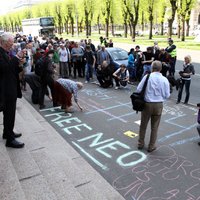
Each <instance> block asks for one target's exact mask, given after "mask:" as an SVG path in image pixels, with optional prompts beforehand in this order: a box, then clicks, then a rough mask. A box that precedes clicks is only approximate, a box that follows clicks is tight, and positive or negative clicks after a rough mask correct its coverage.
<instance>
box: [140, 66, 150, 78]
mask: <svg viewBox="0 0 200 200" xmlns="http://www.w3.org/2000/svg"><path fill="white" fill-rule="evenodd" d="M150 72H151V65H146V64H144V66H143V74H142V76H144V75H146V74H147V73H150Z"/></svg>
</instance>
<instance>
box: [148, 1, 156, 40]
mask: <svg viewBox="0 0 200 200" xmlns="http://www.w3.org/2000/svg"><path fill="white" fill-rule="evenodd" d="M154 3H155V0H148V11H149V23H150V27H149V39H150V40H151V39H152V36H153V33H152V31H153V11H154V6H155V5H154Z"/></svg>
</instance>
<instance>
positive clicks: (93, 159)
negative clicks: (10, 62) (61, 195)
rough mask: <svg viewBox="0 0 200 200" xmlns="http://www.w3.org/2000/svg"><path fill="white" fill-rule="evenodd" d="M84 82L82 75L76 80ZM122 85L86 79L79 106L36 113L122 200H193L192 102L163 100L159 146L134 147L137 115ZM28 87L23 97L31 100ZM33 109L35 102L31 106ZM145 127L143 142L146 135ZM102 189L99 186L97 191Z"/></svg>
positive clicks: (197, 180)
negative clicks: (153, 148) (148, 148)
mask: <svg viewBox="0 0 200 200" xmlns="http://www.w3.org/2000/svg"><path fill="white" fill-rule="evenodd" d="M81 81H83V80H81ZM134 89H135V86H132V85H129V86H128V88H126V89H120V90H114V89H113V88H109V89H102V88H99V87H98V86H97V85H96V84H92V83H90V84H87V85H85V87H84V88H83V89H82V90H81V91H80V92H79V98H80V103H81V105H82V106H83V107H84V111H83V112H80V111H78V108H77V107H74V109H75V112H74V113H72V114H71V113H68V114H66V113H64V112H63V111H62V110H61V109H60V108H52V107H51V106H52V102H48V101H49V100H48V99H46V103H47V105H48V107H49V108H48V107H47V109H44V110H41V111H39V112H40V114H41V115H42V116H43V117H44V118H45V119H46V120H47V121H48V122H49V123H50V124H51V125H52V126H53V127H54V128H55V129H56V130H57V131H58V132H59V133H60V135H61V136H62V137H63V138H64V139H65V140H66V141H67V142H68V143H70V144H71V145H72V147H74V148H75V149H76V150H77V151H78V152H79V153H80V154H81V155H82V156H83V157H84V158H85V159H86V160H87V161H88V163H89V164H91V166H93V167H94V168H95V169H96V170H97V171H98V172H99V173H100V174H101V175H102V176H103V177H104V178H105V179H106V180H107V181H108V182H109V183H110V184H111V185H112V186H113V187H114V188H115V189H116V190H117V191H118V192H119V193H121V194H122V196H123V197H124V198H125V199H127V200H150V199H151V200H153V199H154V200H157V199H159V200H162V199H171V200H177V199H181V200H184V199H185V200H186V199H187V200H188V199H190V200H197V199H199V198H200V191H199V187H200V173H199V172H200V169H199V161H198V157H199V148H200V147H199V146H198V144H197V143H198V141H199V136H198V135H197V131H196V117H197V116H196V113H197V110H196V108H195V107H192V106H186V105H184V104H178V105H176V104H175V101H174V100H173V99H170V100H168V101H167V102H166V103H165V104H164V111H163V116H162V120H161V125H160V128H159V134H158V142H157V147H158V149H157V150H156V151H155V152H153V153H151V154H150V153H147V151H146V148H145V149H144V150H142V151H139V150H137V140H138V130H139V124H140V114H136V113H135V112H134V111H133V110H132V109H131V103H130V94H131V92H132V91H133V90H134ZM29 95H30V94H29V91H28V92H26V93H25V94H24V96H25V97H26V98H27V99H28V100H29V101H30V97H29ZM34 107H35V108H36V110H38V106H35V105H34ZM149 132H150V129H149V127H148V131H147V136H146V146H147V144H148V140H149ZM102 192H103V191H102Z"/></svg>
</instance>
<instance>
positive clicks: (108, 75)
mask: <svg viewBox="0 0 200 200" xmlns="http://www.w3.org/2000/svg"><path fill="white" fill-rule="evenodd" d="M113 71H114V70H113V67H112V66H111V65H110V64H108V62H107V61H106V60H105V61H103V63H102V65H99V66H98V68H97V80H98V81H99V83H100V87H102V88H108V87H110V86H111V87H113V80H112V74H113Z"/></svg>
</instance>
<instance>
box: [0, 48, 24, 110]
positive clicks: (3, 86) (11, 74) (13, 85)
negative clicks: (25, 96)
mask: <svg viewBox="0 0 200 200" xmlns="http://www.w3.org/2000/svg"><path fill="white" fill-rule="evenodd" d="M19 72H20V68H19V61H18V59H17V57H13V58H11V59H10V58H9V56H8V54H7V52H6V51H5V50H4V49H3V48H1V47H0V111H2V109H3V105H4V104H5V102H7V101H16V99H17V97H18V98H21V97H22V93H21V89H20V82H19Z"/></svg>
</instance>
